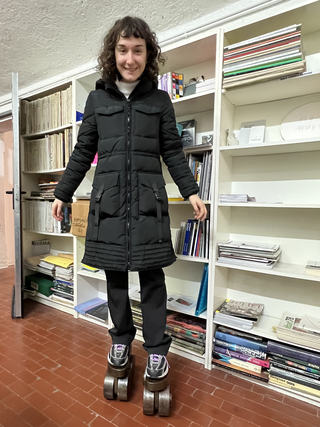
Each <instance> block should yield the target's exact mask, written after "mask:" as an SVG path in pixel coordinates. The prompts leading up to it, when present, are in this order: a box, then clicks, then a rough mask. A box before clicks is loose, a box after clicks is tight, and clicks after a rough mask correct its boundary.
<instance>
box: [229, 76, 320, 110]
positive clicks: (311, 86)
mask: <svg viewBox="0 0 320 427" xmlns="http://www.w3.org/2000/svg"><path fill="white" fill-rule="evenodd" d="M319 87H320V73H316V74H311V75H305V76H300V77H293V78H288V79H284V80H279V79H277V80H271V81H268V82H264V83H258V84H252V85H245V86H241V87H239V88H238V89H228V90H225V91H224V96H225V97H226V98H228V100H229V101H230V102H231V103H232V104H233V105H234V106H241V105H248V104H258V103H262V102H269V101H276V100H281V99H288V98H294V97H297V96H302V95H308V94H313V93H314V92H315V91H316V88H319Z"/></svg>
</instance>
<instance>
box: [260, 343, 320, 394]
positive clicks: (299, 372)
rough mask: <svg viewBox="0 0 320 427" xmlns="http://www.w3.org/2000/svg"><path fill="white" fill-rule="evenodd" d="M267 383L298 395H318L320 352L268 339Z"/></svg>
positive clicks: (319, 390)
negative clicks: (268, 365)
mask: <svg viewBox="0 0 320 427" xmlns="http://www.w3.org/2000/svg"><path fill="white" fill-rule="evenodd" d="M268 355H269V356H270V365H271V367H270V371H269V383H270V384H273V385H275V386H277V387H281V388H284V389H290V390H292V391H295V392H297V393H298V394H300V395H304V396H306V395H311V396H316V397H320V354H319V353H314V352H312V351H308V350H303V349H301V348H298V347H293V346H289V345H287V344H283V343H279V342H275V341H268Z"/></svg>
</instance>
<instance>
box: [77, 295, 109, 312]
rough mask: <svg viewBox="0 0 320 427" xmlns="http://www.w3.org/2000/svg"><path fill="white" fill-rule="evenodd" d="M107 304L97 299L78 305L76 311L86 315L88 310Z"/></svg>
mask: <svg viewBox="0 0 320 427" xmlns="http://www.w3.org/2000/svg"><path fill="white" fill-rule="evenodd" d="M105 302H106V300H105V299H102V298H99V297H97V298H93V299H91V300H89V301H85V302H83V303H80V304H78V305H76V306H75V307H74V309H75V310H76V311H77V312H78V313H80V314H83V315H85V314H86V312H87V311H88V310H91V309H92V308H95V307H98V306H99V305H101V304H104V303H105Z"/></svg>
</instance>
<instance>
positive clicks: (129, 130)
mask: <svg viewBox="0 0 320 427" xmlns="http://www.w3.org/2000/svg"><path fill="white" fill-rule="evenodd" d="M127 134H128V138H127V145H128V151H127V153H128V156H127V239H128V240H127V242H128V244H127V247H128V260H127V268H128V270H130V264H131V231H130V229H131V227H130V219H131V152H130V150H131V104H130V100H129V99H127Z"/></svg>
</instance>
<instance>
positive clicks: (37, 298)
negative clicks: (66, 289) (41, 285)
mask: <svg viewBox="0 0 320 427" xmlns="http://www.w3.org/2000/svg"><path fill="white" fill-rule="evenodd" d="M28 298H30V299H32V300H33V301H37V302H40V303H42V304H45V305H48V306H49V307H52V308H57V309H59V310H61V311H64V312H65V313H68V314H72V315H73V314H74V309H73V307H70V306H69V305H67V304H63V303H62V302H57V301H52V300H51V299H50V298H49V297H46V296H45V295H42V294H38V295H35V296H30V295H29V296H28Z"/></svg>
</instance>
